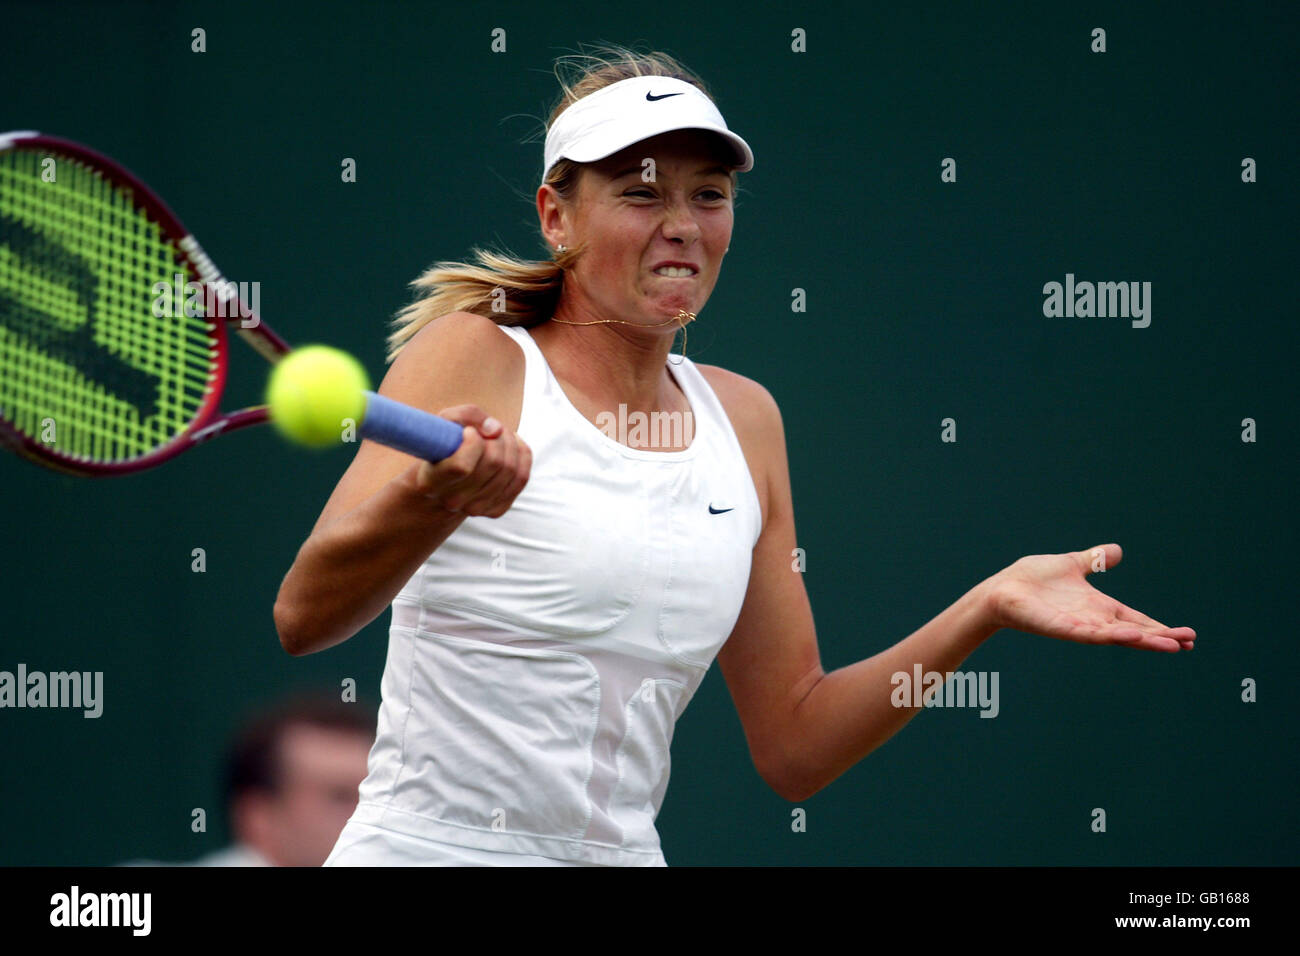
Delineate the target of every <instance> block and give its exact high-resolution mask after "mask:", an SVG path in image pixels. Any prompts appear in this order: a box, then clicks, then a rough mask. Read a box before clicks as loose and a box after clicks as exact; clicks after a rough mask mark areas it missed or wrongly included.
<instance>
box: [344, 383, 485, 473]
mask: <svg viewBox="0 0 1300 956" xmlns="http://www.w3.org/2000/svg"><path fill="white" fill-rule="evenodd" d="M464 434H465V426H464V425H458V424H456V423H455V422H449V421H447V419H445V418H439V417H438V416H437V415H430V414H429V413H428V412H423V411H420V409H418V408H412V407H411V406H410V405H403V404H402V403H401V402H395V401H393V400H392V399H391V398H385V397H384V396H383V395H377V394H375V393H374V392H366V417H365V418H363V419H362V420H361V437H362V438H369V439H370V440H371V441H377V442H379V443H380V444H381V445H387V446H388V447H389V448H396V449H397V450H398V451H404V452H406V453H407V454H408V455H414V456H415V457H416V458H423V459H424V460H425V461H435V462H436V461H442V460H443V459H444V458H449V457H450V456H451V455H453V454H454V453H455V451H456V449H457V448H459V447H460V440H461V438H462V437H464Z"/></svg>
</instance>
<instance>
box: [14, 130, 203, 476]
mask: <svg viewBox="0 0 1300 956" xmlns="http://www.w3.org/2000/svg"><path fill="white" fill-rule="evenodd" d="M48 157H49V153H48V151H41V152H38V151H36V150H24V149H21V148H16V149H10V150H7V151H4V152H0V373H2V374H0V414H2V415H3V417H4V418H5V419H6V420H7V421H8V423H9V424H10V426H11V427H12V428H14V429H15V430H16V431H17V432H19V433H20V434H22V435H24V436H27V437H28V438H31V439H34V440H36V441H44V439H45V437H46V428H45V423H46V422H47V421H49V420H52V422H53V424H54V435H55V442H54V444H53V445H52V446H51V447H52V448H53V449H54V450H57V452H58V453H60V454H62V455H65V456H68V457H72V458H76V459H82V460H88V461H95V462H109V461H123V460H129V459H132V458H137V457H140V456H143V455H145V454H148V453H149V452H151V451H153V450H155V449H157V448H159V447H161V446H162V445H164V444H166V443H167V442H168V441H170V440H172V439H174V438H175V437H176V436H177V435H179V434H181V433H182V432H184V431H185V429H186V428H187V427H188V425H189V424H190V422H192V421H193V420H194V418H195V417H196V415H197V414H198V413H199V411H200V409H201V408H202V407H203V405H204V401H205V399H206V397H207V396H208V394H209V393H210V391H211V388H212V384H213V379H214V376H215V366H216V361H217V356H216V349H215V348H214V344H213V336H214V331H215V330H214V327H213V326H212V324H211V322H210V320H209V319H208V318H207V317H205V316H204V315H203V314H202V311H203V310H202V309H201V308H200V309H199V310H197V311H199V313H200V314H199V315H196V316H186V315H185V314H184V312H185V309H184V308H183V305H184V302H185V299H186V296H185V295H184V293H183V286H182V294H181V296H180V302H181V304H182V308H180V309H179V310H178V309H177V307H176V296H175V285H176V282H177V278H176V277H177V274H178V273H179V274H180V276H181V277H180V282H181V283H184V282H186V281H187V280H188V279H189V278H190V277H189V275H188V273H187V270H186V268H185V266H184V265H183V264H182V261H181V260H180V259H179V257H178V254H177V252H176V250H175V248H174V246H173V245H172V243H171V242H170V241H169V239H168V238H167V237H166V236H164V235H163V233H162V231H161V229H160V227H159V225H158V224H157V223H156V222H154V221H153V220H151V219H150V218H149V216H148V214H147V213H146V211H145V210H144V209H142V208H140V207H139V206H138V205H137V204H136V202H135V200H134V197H133V196H132V194H131V192H130V191H129V190H127V189H126V188H124V187H122V186H119V185H116V184H113V183H111V182H109V181H107V180H106V179H105V178H104V177H103V176H101V175H100V174H98V173H97V172H96V171H95V170H94V169H92V168H90V167H88V166H85V165H83V164H82V163H81V162H80V161H78V160H77V159H75V158H71V157H64V156H55V157H53V158H55V160H56V163H55V167H54V171H55V181H54V182H46V181H44V180H43V178H42V172H43V169H44V164H43V160H44V159H46V158H48ZM160 282H161V283H164V284H165V288H166V290H168V291H167V292H166V293H163V292H161V289H162V288H163V287H157V284H158V283H160ZM156 287H157V288H158V289H159V291H155V289H156ZM163 299H166V300H167V301H162V300H163ZM156 302H157V304H159V305H161V306H162V307H163V308H165V309H169V310H170V312H171V315H163V316H162V317H158V316H156V315H155V313H154V306H155V303H156Z"/></svg>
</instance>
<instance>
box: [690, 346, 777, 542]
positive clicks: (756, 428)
mask: <svg viewBox="0 0 1300 956" xmlns="http://www.w3.org/2000/svg"><path fill="white" fill-rule="evenodd" d="M695 367H696V368H697V369H699V370H700V374H701V375H703V376H704V380H705V381H706V382H708V383H709V386H710V387H711V388H712V389H713V392H714V394H715V395H717V396H718V401H719V402H721V403H722V407H723V409H724V410H725V411H726V413H727V417H728V418H729V419H730V420H731V427H732V429H734V430H735V432H736V438H737V439H738V440H739V441H740V447H741V450H742V451H743V452H744V453H745V460H746V462H747V463H748V464H749V471H750V475H751V476H752V477H753V479H754V488H755V489H756V490H757V491H758V500H759V503H760V504H761V505H762V509H763V524H764V527H766V525H767V515H768V511H769V507H768V505H769V478H770V476H771V475H772V474H773V473H774V472H775V473H777V474H780V472H781V471H782V470H783V469H784V467H785V463H784V461H782V460H781V458H782V456H784V455H785V431H784V426H783V425H782V422H781V410H780V408H778V406H777V404H776V399H775V398H773V397H772V393H771V392H769V391H768V390H767V389H766V388H765V387H763V386H762V385H761V384H759V383H758V382H756V381H754V380H753V379H752V378H746V377H745V376H744V375H741V374H739V373H738V372H732V371H730V370H728V369H725V368H722V367H720V366H717V365H700V364H699V363H696V366H695Z"/></svg>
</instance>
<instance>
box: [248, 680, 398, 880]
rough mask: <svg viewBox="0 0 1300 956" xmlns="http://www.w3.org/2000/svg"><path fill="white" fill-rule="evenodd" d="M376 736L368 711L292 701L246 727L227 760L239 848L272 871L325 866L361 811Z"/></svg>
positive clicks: (331, 702) (331, 701) (327, 701)
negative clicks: (273, 868)
mask: <svg viewBox="0 0 1300 956" xmlns="http://www.w3.org/2000/svg"><path fill="white" fill-rule="evenodd" d="M374 738H375V720H374V717H373V714H372V712H371V711H370V709H369V708H368V707H366V706H365V705H363V704H359V703H352V704H349V703H344V702H342V701H340V700H338V699H337V698H330V697H315V696H313V697H295V698H292V699H289V700H285V701H282V702H281V703H279V704H276V705H275V706H273V707H272V708H270V709H268V710H266V711H263V712H261V713H259V714H257V715H256V716H254V717H253V718H252V719H251V720H249V721H247V722H246V723H245V724H244V726H243V727H242V729H241V730H240V731H239V733H238V734H237V736H236V737H235V739H234V740H233V742H232V744H231V746H230V748H229V750H228V752H227V755H226V773H225V803H226V813H227V818H228V821H229V824H230V831H231V838H232V840H233V841H234V842H236V843H238V844H242V845H244V846H246V847H249V848H251V849H253V850H255V851H257V852H258V853H260V854H261V855H262V856H263V857H265V858H266V859H267V861H269V862H270V863H271V864H272V865H274V866H320V865H321V864H322V863H324V862H325V858H326V857H327V856H329V853H330V851H331V850H332V849H333V848H334V843H335V841H336V840H338V836H339V833H340V831H342V829H343V825H344V824H345V823H346V822H347V820H348V817H350V816H351V815H352V811H353V810H355V809H356V806H357V788H358V787H359V786H360V785H361V781H362V780H363V779H365V776H366V760H367V757H368V755H369V752H370V745H371V744H372V743H373V742H374Z"/></svg>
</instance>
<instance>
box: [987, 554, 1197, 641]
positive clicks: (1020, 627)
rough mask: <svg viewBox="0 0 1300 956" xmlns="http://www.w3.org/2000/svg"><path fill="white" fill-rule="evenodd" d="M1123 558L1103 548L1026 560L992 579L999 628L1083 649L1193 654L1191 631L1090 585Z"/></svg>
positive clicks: (1021, 560) (992, 604) (1040, 556)
mask: <svg viewBox="0 0 1300 956" xmlns="http://www.w3.org/2000/svg"><path fill="white" fill-rule="evenodd" d="M1123 557H1124V552H1123V551H1122V550H1121V549H1120V546H1119V545H1118V544H1103V545H1098V546H1097V547H1095V548H1088V549H1087V550H1086V551H1070V552H1067V553H1065V554H1032V555H1028V556H1027V557H1023V558H1021V559H1020V560H1019V561H1017V562H1016V563H1015V564H1013V565H1011V566H1010V567H1008V568H1005V569H1003V570H1002V571H999V572H998V573H997V574H996V575H994V576H993V578H991V579H990V584H991V586H992V594H991V598H990V601H989V605H990V607H991V608H992V609H993V610H992V613H993V615H994V623H995V624H996V626H997V627H1008V628H1011V629H1013V630H1017V631H1026V632H1028V633H1030V634H1042V635H1043V636H1045V637H1057V638H1061V639H1062V640H1067V641H1079V642H1080V643H1083V644H1124V645H1127V646H1129V647H1137V648H1141V649H1142V650H1147V651H1177V650H1179V649H1180V648H1181V649H1183V650H1189V651H1190V650H1191V649H1192V646H1193V644H1194V642H1195V641H1196V632H1195V631H1194V630H1192V629H1191V628H1190V627H1167V626H1165V625H1164V624H1162V623H1160V622H1159V621H1157V620H1155V619H1153V618H1150V617H1147V616H1146V615H1145V614H1143V613H1142V612H1141V611H1137V610H1134V609H1133V608H1131V607H1129V606H1128V605H1126V604H1121V603H1120V602H1119V601H1117V600H1115V599H1114V598H1113V597H1110V596H1109V595H1106V594H1103V593H1102V592H1101V591H1098V590H1097V589H1096V588H1094V587H1093V586H1092V585H1091V584H1089V583H1088V581H1087V576H1088V575H1089V574H1090V573H1092V572H1094V571H1100V570H1102V569H1110V568H1113V567H1114V566H1115V565H1117V564H1119V563H1120V561H1121V560H1122V559H1123ZM1103 562H1104V563H1103Z"/></svg>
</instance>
